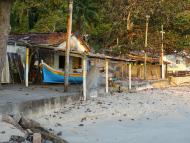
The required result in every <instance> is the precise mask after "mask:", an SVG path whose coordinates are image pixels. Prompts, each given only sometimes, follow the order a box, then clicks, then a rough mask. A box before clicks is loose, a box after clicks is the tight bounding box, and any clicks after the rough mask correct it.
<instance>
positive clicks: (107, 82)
mask: <svg viewBox="0 0 190 143" xmlns="http://www.w3.org/2000/svg"><path fill="white" fill-rule="evenodd" d="M108 67H109V61H108V59H106V60H105V70H106V93H108V91H109V89H108V88H109V81H108V80H109V79H108V78H109V75H108V69H109V68H108Z"/></svg>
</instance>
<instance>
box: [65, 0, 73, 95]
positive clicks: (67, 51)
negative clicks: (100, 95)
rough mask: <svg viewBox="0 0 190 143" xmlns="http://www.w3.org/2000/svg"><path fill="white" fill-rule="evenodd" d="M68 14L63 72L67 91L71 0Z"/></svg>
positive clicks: (70, 0)
mask: <svg viewBox="0 0 190 143" xmlns="http://www.w3.org/2000/svg"><path fill="white" fill-rule="evenodd" d="M68 5H69V14H68V19H67V41H66V52H65V74H64V91H65V92H66V91H68V85H69V70H70V66H69V65H70V63H69V53H70V38H71V31H72V13H73V0H69V3H68Z"/></svg>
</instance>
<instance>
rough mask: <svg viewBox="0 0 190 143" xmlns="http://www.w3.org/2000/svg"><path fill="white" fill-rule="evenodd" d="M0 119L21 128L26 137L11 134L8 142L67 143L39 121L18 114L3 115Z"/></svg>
mask: <svg viewBox="0 0 190 143" xmlns="http://www.w3.org/2000/svg"><path fill="white" fill-rule="evenodd" d="M2 121H4V122H6V123H9V124H12V125H14V126H15V127H16V128H18V129H19V130H21V131H22V132H23V133H24V134H25V135H26V137H25V138H23V137H18V136H12V137H11V138H10V142H18V143H22V142H25V141H27V142H29V143H41V142H52V143H68V142H67V141H66V140H64V139H62V138H60V137H59V136H57V135H55V134H54V133H51V132H50V131H49V130H47V129H45V128H43V127H42V126H41V125H40V123H38V122H36V121H34V120H32V119H28V118H26V117H24V116H21V115H20V114H16V115H7V114H5V115H3V116H2Z"/></svg>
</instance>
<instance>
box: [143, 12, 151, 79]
mask: <svg viewBox="0 0 190 143" xmlns="http://www.w3.org/2000/svg"><path fill="white" fill-rule="evenodd" d="M149 18H150V16H149V15H146V31H145V52H144V80H146V78H147V77H146V71H147V70H146V63H147V62H146V60H147V54H146V50H147V46H148V21H149Z"/></svg>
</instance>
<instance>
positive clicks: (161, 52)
mask: <svg viewBox="0 0 190 143" xmlns="http://www.w3.org/2000/svg"><path fill="white" fill-rule="evenodd" d="M161 29H162V31H160V33H161V36H162V44H161V50H160V65H161V78H162V79H164V78H165V73H164V60H163V59H164V34H165V32H164V26H163V25H162V27H161Z"/></svg>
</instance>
